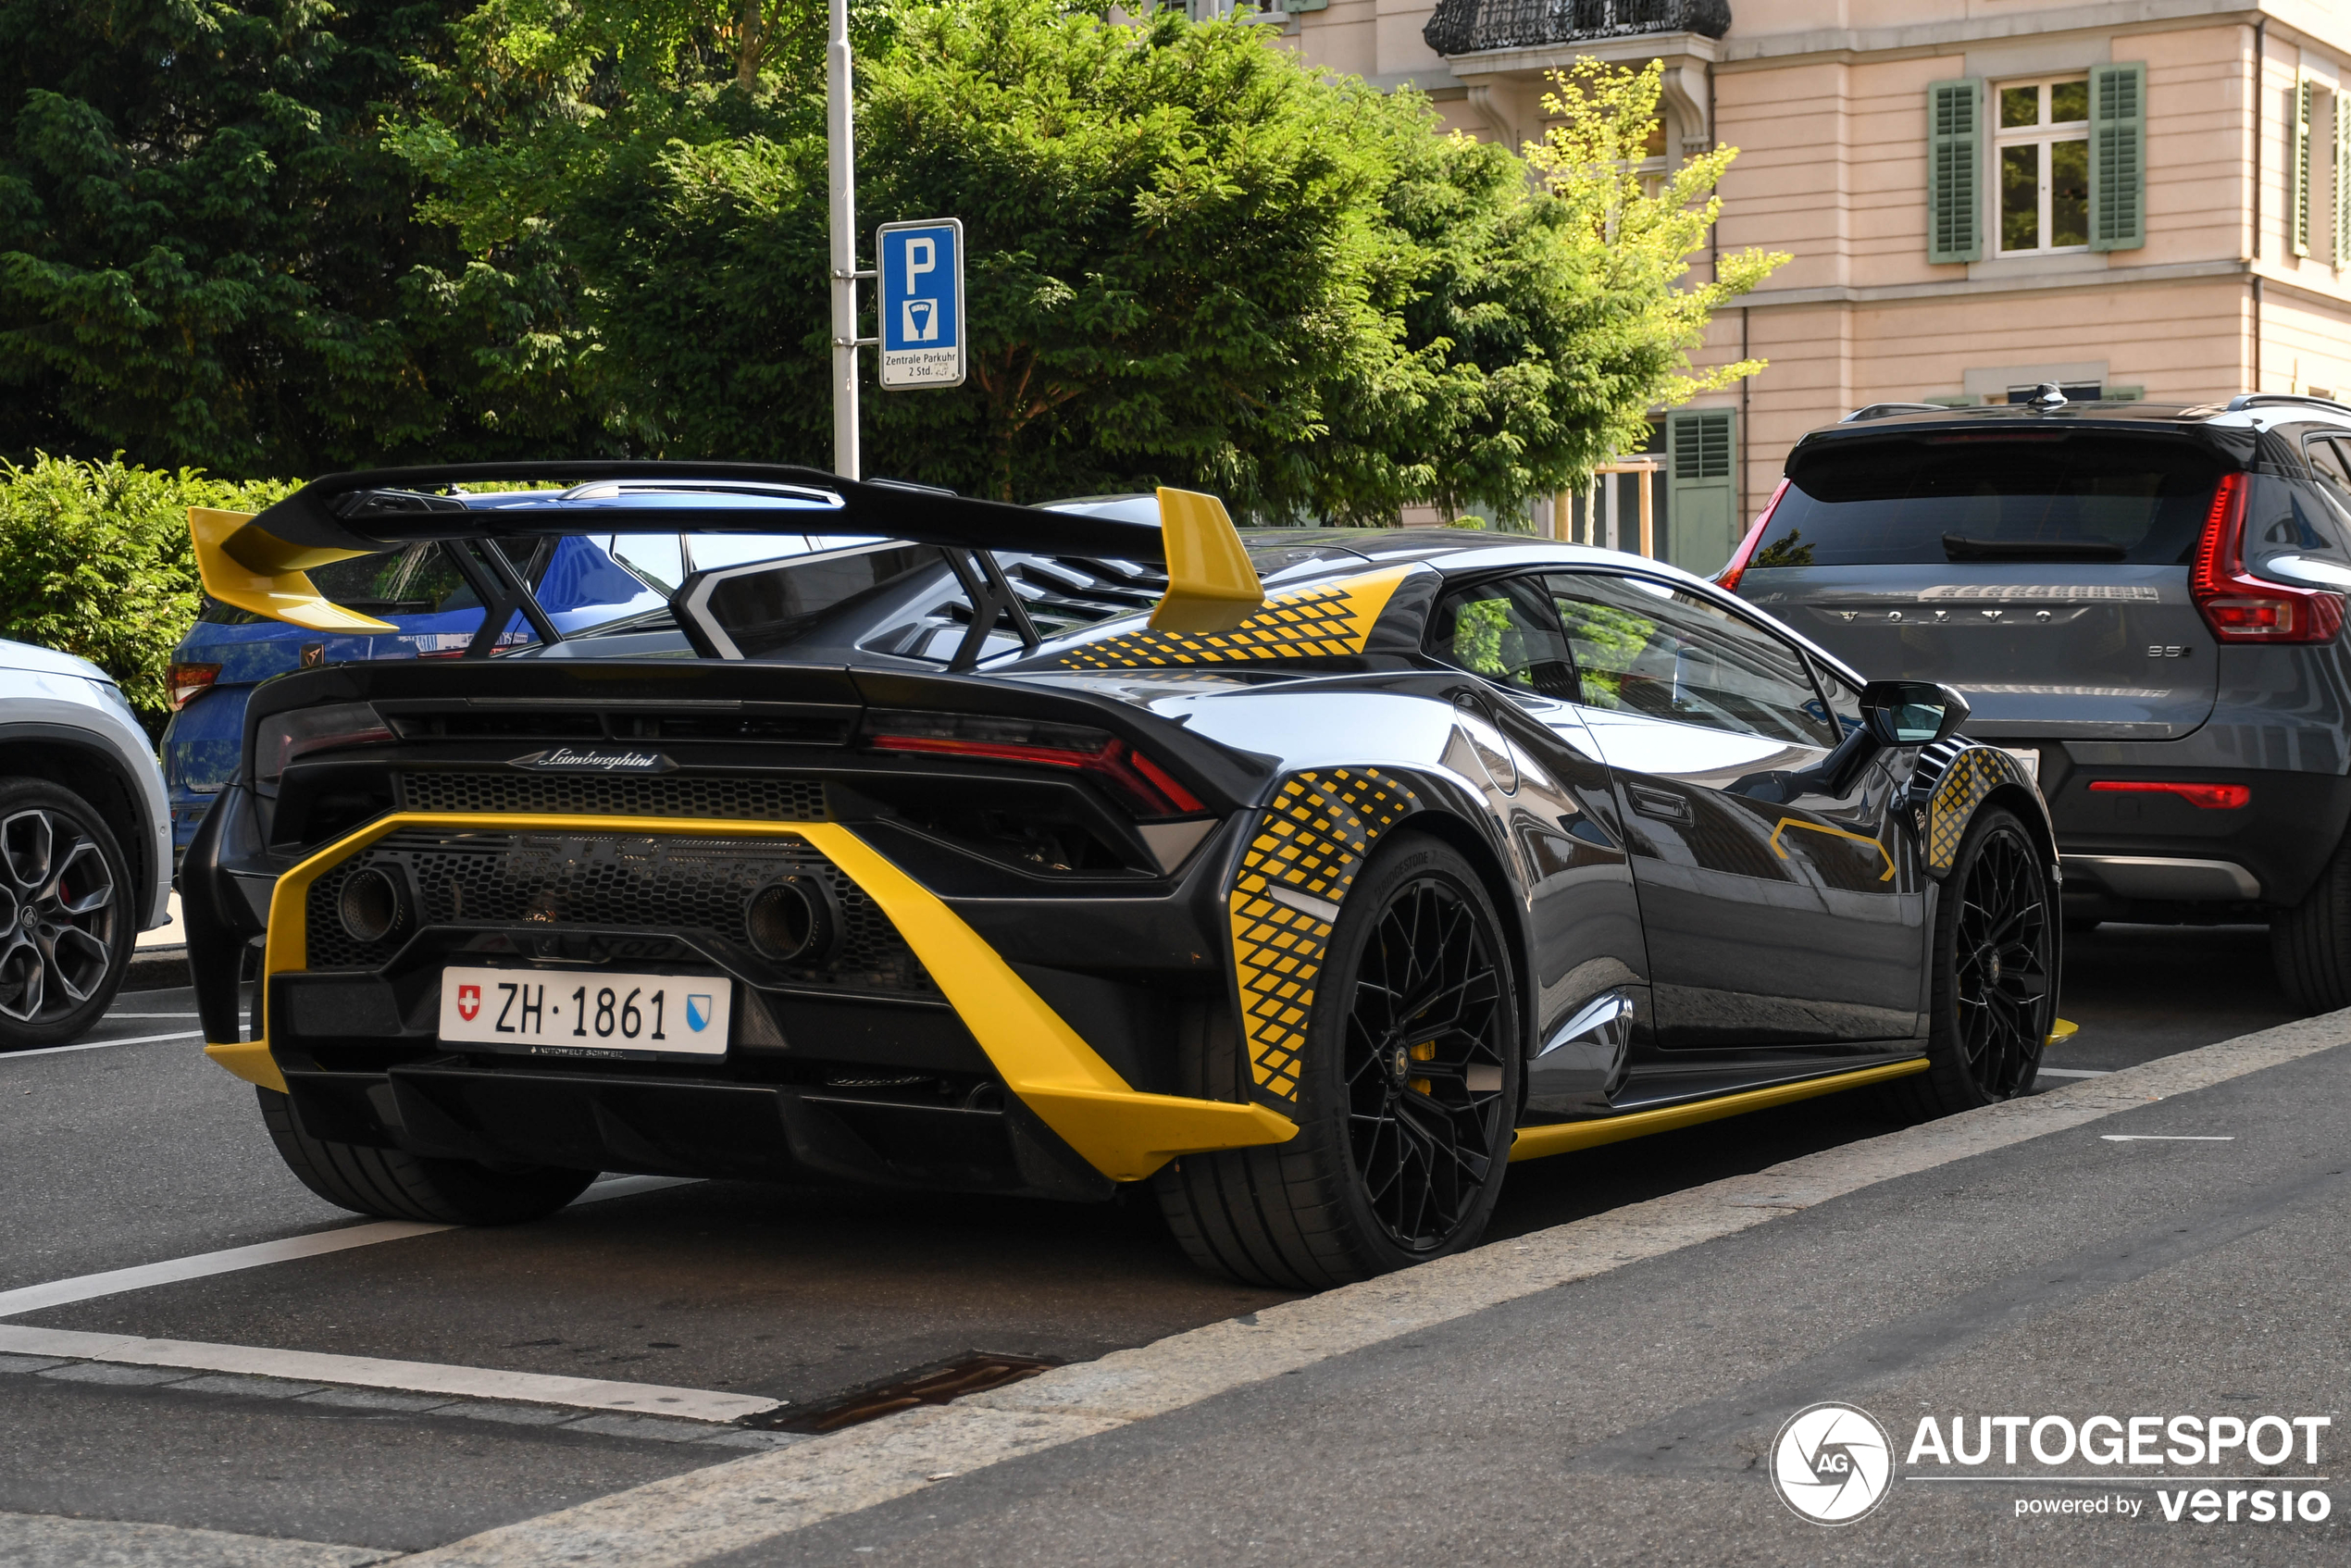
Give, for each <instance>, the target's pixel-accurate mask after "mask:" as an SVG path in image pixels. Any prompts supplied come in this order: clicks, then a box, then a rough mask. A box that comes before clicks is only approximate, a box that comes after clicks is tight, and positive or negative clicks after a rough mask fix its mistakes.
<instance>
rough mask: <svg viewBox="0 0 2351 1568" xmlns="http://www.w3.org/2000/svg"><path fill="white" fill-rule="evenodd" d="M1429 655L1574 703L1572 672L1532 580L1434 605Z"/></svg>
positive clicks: (1466, 591)
mask: <svg viewBox="0 0 2351 1568" xmlns="http://www.w3.org/2000/svg"><path fill="white" fill-rule="evenodd" d="M1428 651H1429V653H1432V654H1433V655H1435V656H1436V657H1437V658H1439V659H1442V660H1444V661H1445V662H1446V663H1447V664H1449V665H1454V666H1459V667H1460V668H1462V669H1465V670H1468V671H1469V672H1470V673H1471V674H1473V675H1482V676H1485V677H1486V678H1487V679H1489V680H1499V681H1500V682H1502V683H1503V684H1504V685H1506V686H1515V687H1517V688H1518V689H1519V690H1520V691H1535V692H1539V693H1541V694H1542V695H1544V696H1546V697H1559V698H1563V699H1568V700H1571V701H1572V700H1573V699H1574V696H1575V672H1574V668H1573V667H1572V666H1570V665H1569V663H1568V657H1567V644H1566V643H1565V642H1563V641H1561V638H1560V632H1559V627H1558V624H1557V623H1556V622H1554V621H1553V620H1552V618H1551V606H1550V602H1549V597H1548V596H1547V595H1546V594H1545V593H1544V591H1543V584H1542V581H1541V580H1540V579H1536V578H1504V579H1501V580H1500V581H1498V582H1483V583H1479V584H1478V585H1477V586H1476V587H1474V588H1457V589H1455V590H1454V591H1452V592H1450V593H1448V594H1447V595H1445V597H1444V598H1442V599H1439V600H1438V601H1437V612H1436V614H1435V615H1434V616H1431V617H1430V621H1429V636H1428Z"/></svg>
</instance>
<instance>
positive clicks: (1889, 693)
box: [1861, 680, 1969, 746]
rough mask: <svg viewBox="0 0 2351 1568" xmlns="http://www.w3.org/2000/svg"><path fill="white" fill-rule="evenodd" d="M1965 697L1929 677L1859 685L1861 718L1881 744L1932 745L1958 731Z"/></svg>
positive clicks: (1964, 713)
mask: <svg viewBox="0 0 2351 1568" xmlns="http://www.w3.org/2000/svg"><path fill="white" fill-rule="evenodd" d="M1968 712H1969V709H1968V705H1967V699H1966V698H1965V697H1962V696H1960V695H1959V693H1958V692H1957V691H1952V690H1951V689H1950V688H1949V687H1947V686H1944V685H1940V684H1938V683H1936V682H1934V681H1932V680H1872V681H1871V682H1870V683H1869V684H1868V685H1867V686H1865V687H1863V688H1862V689H1861V718H1862V721H1863V722H1864V723H1866V724H1867V725H1868V726H1869V728H1870V730H1871V732H1872V734H1874V735H1875V736H1876V737H1877V739H1878V741H1879V743H1880V744H1882V745H1887V746H1932V745H1934V743H1935V742H1936V741H1938V740H1949V739H1950V738H1951V737H1952V736H1953V735H1956V734H1958V733H1959V726H1961V725H1963V724H1965V723H1966V722H1967V720H1968Z"/></svg>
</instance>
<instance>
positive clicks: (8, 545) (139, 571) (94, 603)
mask: <svg viewBox="0 0 2351 1568" xmlns="http://www.w3.org/2000/svg"><path fill="white" fill-rule="evenodd" d="M292 489H293V487H292V485H291V484H276V483H260V484H234V483H231V482H230V481H228V480H225V479H213V478H210V477H208V476H206V475H205V474H203V473H200V472H198V471H197V470H195V469H193V468H182V469H180V470H179V471H178V472H177V473H173V472H169V471H165V470H157V469H154V468H136V467H129V466H127V465H125V464H124V463H123V462H122V461H121V459H120V458H119V457H116V458H113V459H109V460H105V461H99V462H88V463H85V462H78V461H75V460H73V459H70V458H60V457H50V456H46V455H41V456H36V457H35V458H34V459H33V460H32V461H31V462H30V463H28V464H26V465H24V466H23V467H19V466H17V465H16V464H13V463H7V462H0V637H6V638H9V639H11V640H13V641H19V642H37V643H39V644H41V645H42V646H44V647H47V648H57V649H62V650H63V651H65V652H66V653H79V654H81V656H82V657H83V658H85V659H88V660H90V661H91V662H92V663H93V664H95V665H97V666H99V667H100V668H102V669H104V670H105V671H106V673H107V674H108V675H111V676H113V677H114V678H115V679H116V680H117V681H118V682H120V683H121V686H122V690H123V694H124V695H125V696H127V697H129V698H130V699H131V706H132V707H133V708H135V709H137V710H138V712H139V716H140V717H141V718H143V719H144V720H145V721H146V722H147V725H148V727H149V728H150V729H152V730H160V729H161V728H162V727H163V721H164V720H165V719H166V718H168V716H169V713H170V705H169V698H168V693H167V692H166V691H165V690H164V676H165V667H166V666H167V665H168V662H169V660H170V658H171V651H172V649H173V648H174V647H176V646H177V645H178V644H179V641H180V638H182V637H184V636H186V635H187V631H188V628H189V627H190V626H191V625H192V624H193V622H194V621H195V618H196V605H197V600H198V593H199V585H198V582H197V578H196V561H195V551H194V548H193V545H192V544H191V542H190V541H189V538H188V508H189V507H191V506H213V507H218V508H220V509H221V510H223V511H230V512H257V511H259V510H260V509H261V508H262V507H264V506H267V504H269V503H271V502H272V501H275V500H277V499H278V498H279V497H280V496H281V495H284V494H286V493H287V492H290V491H292Z"/></svg>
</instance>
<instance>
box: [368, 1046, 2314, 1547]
mask: <svg viewBox="0 0 2351 1568" xmlns="http://www.w3.org/2000/svg"><path fill="white" fill-rule="evenodd" d="M2346 1040H2351V1010H2346V1011H2345V1012H2343V1013H2334V1014H2325V1015H2323V1016H2321V1017H2318V1018H2307V1019H2303V1020H2300V1021H2298V1022H2296V1023H2293V1024H2286V1025H2282V1026H2280V1027H2277V1028H2274V1029H2265V1030H2262V1031H2261V1032H2259V1033H2258V1034H2251V1035H2246V1036H2244V1037H2242V1038H2241V1039H2233V1040H2224V1041H2222V1042H2221V1043H2220V1044H2219V1045H2212V1046H2207V1047H2205V1048H2204V1049H2202V1050H2200V1051H2189V1052H2181V1053H2180V1054H2179V1055H2176V1056H2170V1057H2165V1058H2162V1059H2160V1060H2158V1061H2155V1062H2149V1063H2146V1064H2141V1065H2139V1066H2136V1067H2129V1068H2125V1069H2123V1070H2121V1071H2120V1072H2115V1073H2110V1074H2108V1075H2107V1076H2105V1077H2103V1078H2100V1079H2098V1080H2097V1081H2096V1082H2095V1083H2079V1084H2069V1085H2067V1086H2066V1087H2065V1088H2063V1089H2052V1090H2050V1091H2049V1092H2048V1093H2046V1094H2039V1095H2033V1096H2030V1097H2028V1098H2025V1099H2021V1100H2009V1101H2001V1102H2000V1103H1998V1104H1996V1105H1987V1106H1985V1107H1984V1108H1983V1109H1982V1110H1978V1111H1970V1112H1964V1113H1962V1114H1959V1115H1956V1116H1947V1117H1945V1118H1943V1119H1942V1120H1940V1121H1935V1122H1929V1123H1925V1124H1923V1125H1922V1126H1915V1127H1909V1128H1905V1129H1903V1130H1902V1131H1900V1132H1896V1133H1889V1134H1886V1135H1885V1136H1884V1137H1881V1138H1872V1139H1863V1140H1861V1141H1860V1142H1858V1143H1850V1144H1845V1145H1842V1146H1840V1147H1838V1148H1835V1149H1827V1150H1822V1151H1820V1152H1819V1153H1815V1154H1808V1155H1805V1156H1803V1157H1802V1158H1800V1159H1796V1160H1790V1161H1788V1162H1786V1163H1785V1164H1779V1165H1774V1166H1773V1167H1772V1168H1771V1169H1769V1170H1767V1171H1763V1172H1760V1173H1758V1174H1757V1175H1754V1176H1733V1177H1730V1178H1728V1179H1726V1180H1723V1181H1717V1182H1710V1183H1708V1184H1706V1185H1705V1186H1703V1187H1696V1188H1689V1189H1687V1190H1686V1191H1682V1192H1675V1193H1671V1194H1668V1195H1667V1196H1665V1197H1662V1198H1653V1199H1650V1200H1649V1201H1647V1202H1642V1203H1633V1204H1628V1205H1626V1206H1625V1207H1623V1208H1622V1209H1617V1210H1613V1211H1611V1212H1610V1213H1604V1214H1595V1215H1593V1216H1591V1217H1590V1218H1588V1219H1582V1220H1577V1221H1574V1222H1573V1223H1571V1224H1568V1225H1563V1226H1554V1227H1552V1228H1551V1229H1549V1230H1542V1231H1536V1232H1534V1233H1533V1234H1531V1235H1526V1236H1520V1237H1513V1238H1510V1239H1509V1240H1507V1241H1498V1242H1494V1243H1491V1244H1489V1245H1487V1246H1484V1247H1479V1248H1475V1249H1473V1250H1472V1251H1467V1252H1462V1253H1460V1254H1458V1255H1456V1256H1454V1257H1450V1258H1444V1259H1440V1260H1438V1261H1437V1262H1436V1263H1423V1264H1422V1265H1420V1266H1419V1267H1418V1268H1412V1269H1407V1270H1405V1271H1404V1272H1403V1273H1401V1274H1393V1275H1388V1276H1385V1277H1383V1278H1379V1279H1371V1280H1365V1281H1364V1282H1362V1284H1360V1285H1349V1286H1343V1287H1341V1288H1338V1289H1336V1290H1327V1291H1325V1292H1324V1293H1322V1294H1321V1295H1319V1296H1308V1297H1305V1298H1302V1299H1301V1300H1295V1301H1289V1302H1285V1303H1284V1304H1282V1305H1280V1306H1277V1307H1265V1308H1261V1309H1259V1310H1258V1311H1257V1312H1255V1313H1251V1314H1250V1317H1249V1319H1248V1320H1247V1321H1243V1320H1241V1319H1238V1318H1233V1319H1227V1320H1226V1321H1225V1322H1223V1323H1212V1324H1209V1325H1206V1326H1205V1327H1201V1328H1195V1329H1193V1330H1191V1331H1190V1332H1188V1333H1185V1334H1177V1335H1174V1336H1171V1337H1170V1338H1165V1339H1162V1340H1160V1341H1158V1342H1157V1343H1155V1344H1151V1345H1146V1346H1143V1347H1142V1348H1140V1349H1139V1350H1118V1351H1113V1353H1112V1354H1110V1355H1107V1356H1104V1357H1103V1358H1102V1359H1101V1360H1100V1361H1096V1362H1084V1363H1078V1364H1076V1365H1073V1366H1064V1367H1058V1368H1056V1369H1054V1370H1053V1371H1051V1372H1048V1373H1045V1374H1043V1375H1040V1376H1037V1377H1032V1378H1028V1379H1026V1381H1024V1382H1021V1383H1017V1384H1014V1385H1013V1386H1012V1387H1010V1388H1002V1389H999V1390H998V1391H996V1392H994V1393H990V1394H974V1395H970V1396H968V1397H966V1398H964V1399H962V1400H957V1401H955V1402H954V1403H953V1404H951V1405H939V1406H929V1407H926V1408H922V1409H918V1410H914V1411H908V1412H904V1413H902V1414H899V1415H893V1416H890V1417H888V1418H887V1419H885V1420H881V1421H875V1422H870V1423H867V1424H865V1425H860V1426H855V1427H852V1428H850V1429H849V1430H847V1431H843V1432H836V1433H832V1434H829V1435H827V1436H826V1437H815V1438H811V1439H810V1440H809V1441H807V1442H804V1443H801V1444H797V1445H795V1446H793V1447H791V1448H789V1449H782V1450H777V1451H774V1452H771V1453H765V1454H758V1455H754V1456H753V1457H750V1458H747V1459H739V1460H736V1461H734V1462H731V1463H727V1464H718V1465H713V1466H711V1467H709V1468H708V1469H705V1470H696V1471H690V1472H688V1473H687V1474H685V1475H674V1476H670V1477H668V1478H667V1479H665V1480H661V1481H654V1482H651V1483H649V1484H647V1485H645V1486H642V1487H632V1488H630V1489H628V1490H627V1491H622V1492H615V1493H612V1494H611V1495H609V1496H606V1497H602V1498H597V1499H594V1500H591V1501H589V1502H584V1503H580V1504H578V1505H577V1506H575V1507H571V1508H566V1509H559V1510H557V1511H556V1512H553V1513H548V1514H543V1515H541V1517H539V1518H537V1519H526V1520H523V1521H521V1522H519V1523H517V1524H505V1525H501V1526H499V1527H498V1528H496V1529H492V1530H486V1531H484V1532H482V1533H481V1534H480V1535H478V1536H473V1537H467V1538H466V1539H465V1540H461V1541H454V1542H452V1543H450V1544H449V1545H447V1546H444V1547H440V1548H437V1549H433V1550H430V1551H425V1552H419V1553H417V1555H415V1556H414V1557H409V1558H404V1559H402V1561H401V1568H539V1565H542V1564H543V1565H547V1568H554V1565H555V1564H561V1565H562V1568H685V1565H687V1564H690V1563H696V1562H707V1561H709V1560H710V1559H712V1558H715V1557H721V1556H724V1555H727V1554H728V1553H730V1552H743V1551H748V1550H750V1549H754V1548H758V1547H761V1546H763V1545H765V1543H768V1542H772V1541H775V1540H777V1538H779V1537H784V1536H788V1535H790V1534H791V1533H792V1532H793V1531H795V1530H800V1529H804V1528H806V1527H807V1526H809V1525H811V1524H819V1523H821V1522H823V1521H825V1520H827V1519H835V1518H839V1517H840V1516H841V1515H844V1514H848V1513H854V1512H858V1511H860V1510H863V1509H867V1508H871V1507H874V1506H876V1505H877V1504H879V1503H884V1502H888V1501H889V1500H892V1499H895V1498H901V1497H905V1496H908V1495H909V1494H911V1493H914V1492H917V1491H920V1490H921V1489H922V1488H923V1487H927V1486H929V1485H931V1484H932V1482H931V1480H930V1477H932V1476H934V1475H940V1474H943V1473H945V1472H948V1471H954V1472H956V1473H958V1474H960V1475H966V1476H967V1475H971V1474H972V1473H973V1472H974V1471H976V1470H979V1469H982V1468H984V1467H986V1466H988V1465H991V1464H997V1463H1001V1462H1003V1461H1006V1460H1011V1459H1017V1458H1020V1457H1022V1456H1024V1455H1026V1454H1031V1453H1036V1452H1039V1451H1041V1450H1046V1449H1051V1448H1055V1447H1058V1446H1060V1445H1061V1444H1064V1443H1069V1442H1075V1441H1077V1440H1079V1439H1081V1438H1084V1437H1091V1436H1094V1435H1095V1434H1097V1433H1101V1432H1107V1431H1112V1430H1114V1429H1116V1428H1118V1427H1121V1426H1125V1425H1129V1424H1131V1423H1133V1422H1137V1421H1144V1420H1148V1419H1150V1418H1151V1417H1152V1416H1154V1415H1161V1414H1164V1413H1166V1412H1170V1411H1176V1410H1182V1409H1185V1408H1187V1407H1188V1406H1191V1405H1195V1404H1198V1403H1200V1401H1201V1400H1207V1399H1212V1398H1213V1397H1214V1396H1216V1395H1218V1394H1221V1393H1224V1392H1225V1391H1227V1390H1228V1389H1232V1388H1241V1387H1243V1386H1245V1385H1248V1384H1252V1383H1260V1382H1263V1381H1266V1380H1268V1379H1270V1378H1274V1377H1278V1376H1280V1375H1283V1374H1285V1373H1289V1372H1296V1371H1300V1370H1302V1369H1304V1368H1306V1367H1309V1366H1312V1365H1314V1364H1315V1363H1320V1362H1325V1361H1328V1360H1329V1359H1331V1358H1332V1357H1334V1356H1339V1355H1344V1354H1347V1353H1349V1352H1350V1351H1353V1350H1361V1349H1362V1348H1363V1347H1365V1346H1367V1345H1375V1344H1379V1343H1382V1342H1385V1341H1387V1340H1390V1339H1395V1338H1401V1337H1403V1336H1405V1335H1409V1334H1413V1333H1417V1332H1420V1331H1422V1330H1424V1329H1426V1328H1428V1327H1430V1326H1433V1325H1437V1324H1440V1323H1447V1322H1450V1321H1453V1320H1455V1319H1458V1318H1462V1317H1467V1316H1469V1315H1470V1314H1471V1313H1477V1312H1483V1311H1484V1310H1486V1308H1488V1307H1493V1306H1498V1305H1500V1304H1501V1303H1503V1302H1506V1301H1514V1300H1523V1299H1524V1298H1526V1297H1529V1296H1533V1295H1536V1294H1537V1293H1539V1292H1541V1291H1545V1290H1549V1289H1553V1288H1557V1287H1559V1286H1561V1285H1565V1284H1568V1283H1570V1282H1572V1281H1574V1280H1579V1279H1587V1278H1591V1277H1593V1276H1597V1275H1601V1274H1605V1273H1608V1272H1610V1271H1611V1270H1613V1269H1618V1268H1622V1267H1623V1266H1624V1265H1626V1264H1627V1263H1636V1262H1640V1261H1642V1260H1644V1259H1648V1258H1654V1257H1661V1256H1663V1255H1665V1254H1667V1253H1670V1252H1674V1251H1680V1250H1681V1249H1683V1248H1685V1247H1690V1246H1696V1245H1698V1244H1700V1243H1703V1242H1707V1241H1713V1240H1717V1239H1720V1238H1723V1237H1726V1236H1732V1235H1735V1234H1737V1233H1738V1232H1740V1231H1743V1230H1747V1229H1748V1228H1750V1227H1752V1226H1759V1225H1766V1224H1769V1223H1770V1222H1771V1221H1772V1220H1773V1219H1775V1218H1777V1217H1779V1216H1780V1215H1781V1214H1784V1213H1793V1212H1795V1211H1797V1210H1800V1209H1805V1208H1809V1207H1810V1206H1811V1205H1813V1204H1815V1203H1821V1202H1825V1201H1829V1200H1830V1199H1833V1198H1837V1197H1842V1196H1843V1195H1845V1194H1847V1193H1848V1192H1856V1191H1859V1190H1860V1189H1861V1188H1867V1187H1871V1186H1874V1185H1875V1184H1877V1183H1879V1182H1883V1181H1889V1180H1892V1179H1894V1178H1895V1177H1897V1176H1910V1175H1914V1174H1916V1173H1917V1172H1920V1171H1925V1170H1932V1169H1934V1168H1935V1167H1936V1166H1939V1165H1946V1164H1951V1163H1952V1162H1954V1161H1958V1160H1964V1159H1968V1158H1971V1157H1972V1156H1974V1155H1977V1154H1982V1153H1985V1152H1987V1151H1992V1150H1996V1149H2005V1148H2009V1147H2011V1146H2013V1145H2015V1144H2019V1143H2023V1142H2027V1141H2029V1140H2031V1139H2038V1138H2043V1137H2046V1136H2047V1135H2049V1134H2051V1133H2055V1132H2061V1131H2064V1130H2066V1129H2068V1128H2071V1127H2077V1126H2083V1125H2084V1124H2086V1123H2090V1122H2096V1121H2099V1120H2102V1119H2104V1118H2105V1117H2108V1116H2111V1115H2114V1114H2117V1113H2118V1112H2122V1111H2130V1110H2136V1109H2139V1108H2141V1107H2144V1106H2145V1105H2146V1103H2147V1102H2148V1101H2154V1100H2161V1099H2164V1098H2167V1097H2168V1096H2171V1095H2175V1094H2185V1093H2189V1092H2191V1091H2193V1090H2196V1089H2208V1088H2210V1087H2211V1086H2212V1085H2214V1084H2217V1083H2224V1082H2227V1081H2228V1080H2230V1079H2232V1078H2237V1077H2241V1076H2245V1074H2247V1073H2254V1072H2258V1071H2260V1070H2261V1069H2263V1068H2265V1067H2274V1066H2277V1065H2279V1064H2282V1063H2286V1062H2293V1061H2296V1060H2299V1059H2300V1058H2303V1057H2306V1056H2309V1055H2313V1054H2315V1053H2317V1052H2321V1051H2330V1050H2333V1049H2334V1048H2336V1047H2338V1046H2341V1045H2343V1044H2345V1042H2346ZM766 1555H767V1556H768V1557H770V1558H772V1557H774V1556H775V1555H776V1554H775V1553H774V1552H772V1551H770V1552H769V1553H767V1554H766Z"/></svg>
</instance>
